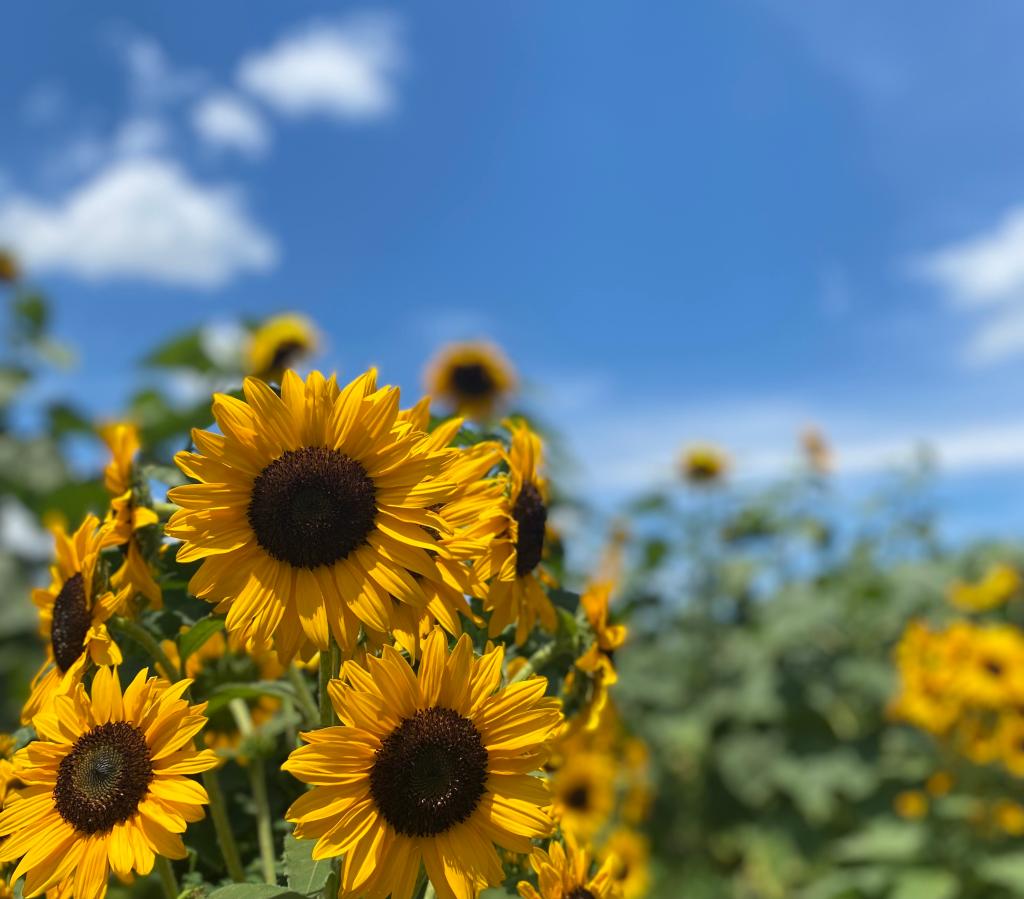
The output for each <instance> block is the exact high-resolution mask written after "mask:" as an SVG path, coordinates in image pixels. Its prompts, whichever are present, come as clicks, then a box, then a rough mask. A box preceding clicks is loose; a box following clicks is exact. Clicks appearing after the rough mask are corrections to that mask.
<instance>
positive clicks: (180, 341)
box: [142, 330, 214, 371]
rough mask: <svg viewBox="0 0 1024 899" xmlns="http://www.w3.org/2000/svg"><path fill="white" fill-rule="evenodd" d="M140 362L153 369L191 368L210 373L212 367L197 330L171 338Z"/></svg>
mask: <svg viewBox="0 0 1024 899" xmlns="http://www.w3.org/2000/svg"><path fill="white" fill-rule="evenodd" d="M142 362H143V364H144V365H149V366H152V367H154V368H191V369H195V370H196V371H210V369H212V368H213V367H214V366H213V363H212V362H211V361H210V359H209V357H208V356H207V355H206V351H205V350H204V349H203V345H202V341H201V340H200V337H199V331H198V330H195V331H189V332H187V333H186V334H180V335H179V336H177V337H172V338H171V339H170V340H168V341H167V342H166V343H164V344H162V345H161V346H159V347H157V348H156V349H155V350H153V352H151V353H150V354H149V355H148V356H146V357H145V358H144V359H143V360H142Z"/></svg>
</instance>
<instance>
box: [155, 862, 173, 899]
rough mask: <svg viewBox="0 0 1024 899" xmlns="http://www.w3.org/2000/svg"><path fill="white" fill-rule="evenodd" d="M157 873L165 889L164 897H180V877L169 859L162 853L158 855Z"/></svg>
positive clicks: (170, 898)
mask: <svg viewBox="0 0 1024 899" xmlns="http://www.w3.org/2000/svg"><path fill="white" fill-rule="evenodd" d="M155 867H156V873H157V874H158V875H159V876H160V886H161V887H162V888H163V891H164V899H178V878H177V877H175V876H174V869H173V868H172V867H171V862H170V860H169V859H166V858H164V857H163V856H162V855H158V856H157V857H156V865H155Z"/></svg>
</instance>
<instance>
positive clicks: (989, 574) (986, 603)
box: [949, 563, 1022, 612]
mask: <svg viewBox="0 0 1024 899" xmlns="http://www.w3.org/2000/svg"><path fill="white" fill-rule="evenodd" d="M1021 586H1022V581H1021V576H1020V572H1019V571H1017V569H1016V568H1014V567H1013V566H1011V565H1005V564H1002V563H1000V564H996V565H993V566H992V567H991V568H989V569H988V571H986V572H985V576H984V577H983V578H982V579H981V580H980V581H978V582H977V583H973V584H971V583H965V582H964V581H961V580H955V581H953V583H952V584H951V585H950V588H949V601H950V602H951V603H952V604H953V605H954V606H956V607H957V608H958V609H961V610H962V611H964V612H987V611H989V610H991V609H996V608H999V607H1000V606H1002V605H1005V604H1006V603H1007V602H1008V601H1009V600H1010V599H1012V598H1013V597H1014V596H1016V595H1018V594H1019V593H1020V592H1021Z"/></svg>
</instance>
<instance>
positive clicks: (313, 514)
mask: <svg viewBox="0 0 1024 899" xmlns="http://www.w3.org/2000/svg"><path fill="white" fill-rule="evenodd" d="M244 391H245V398H246V402H242V401H241V400H236V399H234V398H232V397H229V396H224V395H221V394H218V395H216V396H215V397H214V402H213V414H214V417H215V418H216V420H217V424H218V425H219V427H220V431H221V433H220V434H214V433H211V432H209V431H199V430H196V431H194V432H193V434H192V438H193V440H194V442H195V445H196V447H197V449H198V452H194V453H193V452H182V453H178V455H177V456H176V457H175V461H176V462H177V463H178V466H179V467H180V468H181V469H182V471H184V472H185V473H186V474H188V475H190V476H191V477H194V478H195V479H196V480H197V481H199V482H200V483H198V484H188V485H185V486H183V487H175V488H174V489H173V490H171V491H170V493H169V494H168V495H169V497H170V499H171V500H172V501H173V502H175V503H177V504H178V505H179V506H181V509H180V510H179V511H177V512H175V514H174V515H173V516H172V517H171V520H170V521H169V522H168V524H167V528H166V530H167V533H168V534H169V535H170V536H172V537H177V538H178V539H180V540H182V541H183V545H182V546H181V547H180V549H179V550H178V560H179V561H180V562H192V561H195V560H197V559H203V560H204V561H203V565H202V567H201V568H200V569H199V570H198V571H197V572H196V574H195V575H194V576H193V577H192V580H191V582H190V584H189V589H190V590H191V592H192V593H193V594H194V595H196V596H199V597H202V598H204V599H207V600H210V601H212V602H216V603H218V605H217V611H218V612H224V613H226V614H227V627H228V630H229V631H230V632H232V633H237V635H238V638H239V639H240V642H241V643H242V644H243V645H244V646H245V647H246V648H247V649H249V650H264V649H271V648H273V649H276V650H277V653H278V655H279V657H280V658H281V661H282V662H283V663H285V664H287V663H288V662H290V661H291V660H292V658H293V657H294V656H295V655H296V654H297V653H298V654H300V655H301V656H302V657H303V658H304V659H307V658H308V657H309V656H310V655H312V653H313V652H315V651H317V650H322V649H326V648H327V647H328V645H329V641H330V637H331V635H333V637H334V639H335V640H336V641H337V643H338V644H339V645H340V646H341V647H342V648H343V649H344V650H346V651H348V652H352V651H354V650H355V648H356V645H357V641H358V638H359V630H360V625H361V624H362V625H365V626H366V627H367V628H369V629H372V630H374V631H377V632H383V633H387V632H388V631H390V630H391V628H392V615H391V597H394V598H395V599H397V600H398V601H399V602H403V603H409V604H411V605H412V606H414V607H415V608H416V609H421V608H423V607H424V606H426V605H427V604H428V602H429V600H430V597H429V596H428V595H427V592H426V591H425V590H424V589H423V587H422V585H421V583H420V581H418V580H417V579H416V578H414V577H412V576H411V575H410V574H409V571H416V572H420V573H426V574H431V575H433V576H436V574H435V572H436V566H435V565H434V562H433V560H432V558H431V553H436V554H437V555H439V556H444V555H447V554H448V553H447V550H445V548H444V546H442V545H441V543H440V542H439V540H438V538H437V537H435V536H434V535H435V534H446V533H448V532H449V531H450V528H449V526H448V524H447V523H446V522H445V520H444V518H443V517H442V516H441V515H440V514H438V513H437V512H434V511H432V508H433V507H437V504H443V503H445V502H446V501H447V500H448V499H449V498H450V497H451V495H452V493H453V491H454V485H452V484H451V482H450V481H448V480H447V479H446V478H443V477H441V476H440V475H441V474H442V472H443V469H444V467H445V465H446V463H447V462H448V461H449V460H450V458H451V456H452V455H453V451H451V450H447V449H439V448H436V447H435V446H434V445H433V444H432V443H431V442H430V440H429V438H428V437H427V435H425V434H424V433H423V432H421V431H419V430H418V429H415V428H412V427H410V426H409V424H408V423H407V422H402V421H399V420H398V400H399V395H398V389H397V388H395V387H383V388H381V389H380V390H377V389H376V372H374V371H369V372H367V373H366V374H364V375H362V376H361V377H359V378H357V379H356V380H354V381H353V382H352V383H351V384H349V385H347V386H346V387H345V388H343V389H339V388H338V385H337V383H336V382H335V380H334V378H333V377H332V378H331V379H330V380H326V379H325V378H324V377H323V375H321V374H320V373H319V372H313V373H312V374H310V375H309V377H308V378H307V379H306V380H305V382H303V380H302V379H301V378H300V377H299V376H298V375H296V374H295V373H294V372H291V371H289V372H286V373H285V376H284V379H283V385H282V391H281V396H280V397H279V396H278V395H277V394H276V393H275V392H274V391H273V390H271V389H270V387H268V386H267V385H266V384H265V383H264V382H263V381H260V380H258V379H256V378H247V379H246V380H245V385H244Z"/></svg>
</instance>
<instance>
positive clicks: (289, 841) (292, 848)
mask: <svg viewBox="0 0 1024 899" xmlns="http://www.w3.org/2000/svg"><path fill="white" fill-rule="evenodd" d="M315 845H316V840H297V839H295V837H293V836H292V835H291V834H288V836H286V837H285V838H284V871H285V875H286V876H287V878H288V886H289V887H290V888H291V889H293V890H295V891H296V892H298V893H302V894H303V895H304V896H311V895H313V894H314V893H319V892H320V891H321V890H322V889H323V888H324V884H326V883H327V878H328V877H330V876H331V860H330V859H326V858H324V859H320V860H319V861H314V859H313V847H314V846H315Z"/></svg>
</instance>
